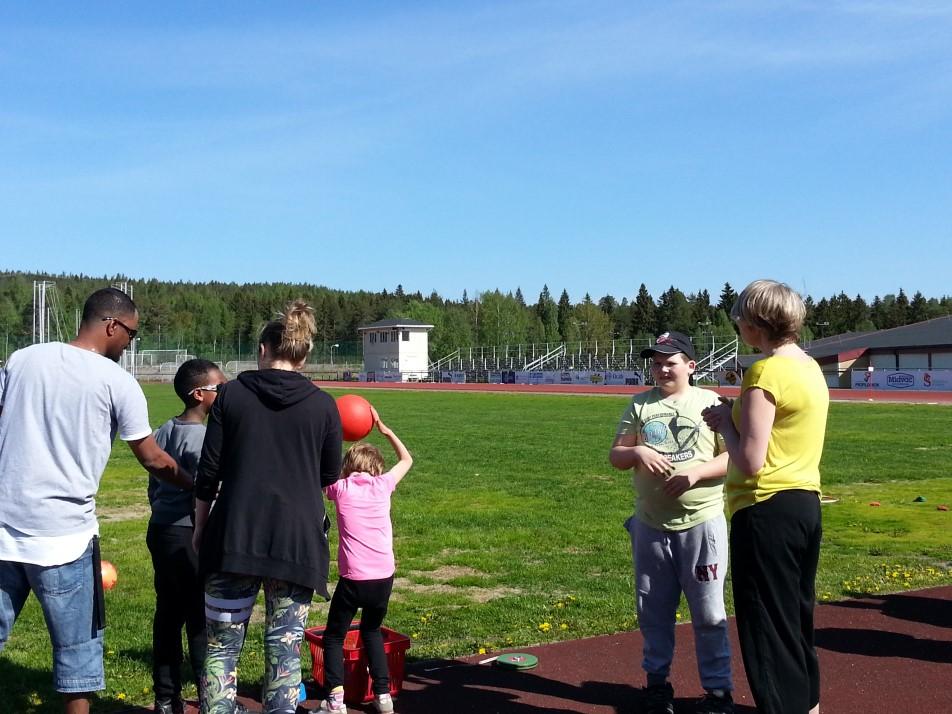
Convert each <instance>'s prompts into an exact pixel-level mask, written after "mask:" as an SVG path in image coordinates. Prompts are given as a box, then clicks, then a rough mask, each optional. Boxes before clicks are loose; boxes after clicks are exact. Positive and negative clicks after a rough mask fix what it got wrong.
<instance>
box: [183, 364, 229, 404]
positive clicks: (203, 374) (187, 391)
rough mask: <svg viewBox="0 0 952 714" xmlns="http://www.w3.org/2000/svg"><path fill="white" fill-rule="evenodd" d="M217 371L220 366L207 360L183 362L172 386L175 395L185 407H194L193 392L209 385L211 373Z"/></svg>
mask: <svg viewBox="0 0 952 714" xmlns="http://www.w3.org/2000/svg"><path fill="white" fill-rule="evenodd" d="M215 371H218V365H217V364H215V363H214V362H212V361H210V360H207V359H190V360H188V361H187V362H182V365H181V366H180V367H179V368H178V371H177V372H176V373H175V379H174V380H173V382H172V384H173V386H174V387H175V393H176V394H177V395H178V398H179V399H181V400H182V403H183V404H184V405H185V406H187V407H190V406H192V404H193V401H192V396H191V395H192V390H194V389H195V388H196V387H203V386H205V384H207V383H208V375H209V373H210V372H215Z"/></svg>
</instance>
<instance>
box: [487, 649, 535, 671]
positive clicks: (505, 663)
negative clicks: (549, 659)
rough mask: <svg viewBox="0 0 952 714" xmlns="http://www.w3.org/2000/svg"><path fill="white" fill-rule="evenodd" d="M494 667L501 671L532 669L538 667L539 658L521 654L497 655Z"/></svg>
mask: <svg viewBox="0 0 952 714" xmlns="http://www.w3.org/2000/svg"><path fill="white" fill-rule="evenodd" d="M496 666H497V667H502V668H503V669H533V668H535V667H538V666H539V658H538V657H536V656H535V655H531V654H524V653H522V652H511V653H509V654H504V655H499V657H498V658H497V659H496Z"/></svg>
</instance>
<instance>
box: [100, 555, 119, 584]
mask: <svg viewBox="0 0 952 714" xmlns="http://www.w3.org/2000/svg"><path fill="white" fill-rule="evenodd" d="M101 566H102V587H103V590H112V589H113V588H114V587H116V581H117V580H119V573H118V572H116V566H115V565H113V564H112V563H110V562H109V561H108V560H104V561H102V563H101Z"/></svg>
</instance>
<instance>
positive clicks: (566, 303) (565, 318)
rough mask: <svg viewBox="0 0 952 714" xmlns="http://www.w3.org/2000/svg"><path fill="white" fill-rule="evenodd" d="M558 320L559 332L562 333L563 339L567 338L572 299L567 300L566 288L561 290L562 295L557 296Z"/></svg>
mask: <svg viewBox="0 0 952 714" xmlns="http://www.w3.org/2000/svg"><path fill="white" fill-rule="evenodd" d="M557 314H558V321H559V334H560V335H562V339H563V340H567V339H568V337H567V335H568V334H569V333H570V331H571V330H570V325H569V320H570V319H571V317H572V301H571V300H569V292H568V290H563V291H562V295H561V296H560V297H559V306H558V313H557Z"/></svg>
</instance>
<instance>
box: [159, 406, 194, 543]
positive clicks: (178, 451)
mask: <svg viewBox="0 0 952 714" xmlns="http://www.w3.org/2000/svg"><path fill="white" fill-rule="evenodd" d="M155 441H156V443H157V444H158V445H159V446H160V447H161V448H162V449H164V450H165V451H166V452H167V453H168V454H169V455H170V456H171V457H172V458H173V459H175V460H176V461H177V462H178V465H179V467H180V468H182V469H184V470H185V471H186V472H187V473H188V474H189V475H191V477H192V478H193V479H194V478H195V473H196V472H197V471H198V462H199V461H200V460H201V458H202V443H203V442H204V441H205V425H204V424H199V423H196V422H189V421H182V420H181V419H179V418H178V417H175V418H173V419H169V420H168V421H167V422H165V423H164V424H163V425H162V426H160V427H159V428H158V429H156V432H155ZM149 503H150V504H151V505H152V518H150V519H149V523H154V524H156V525H163V526H191V525H192V514H193V512H194V505H193V503H192V492H191V491H186V490H184V489H181V488H177V487H175V486H173V485H171V484H169V483H165V482H163V481H159V479H157V478H156V477H155V476H149Z"/></svg>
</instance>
